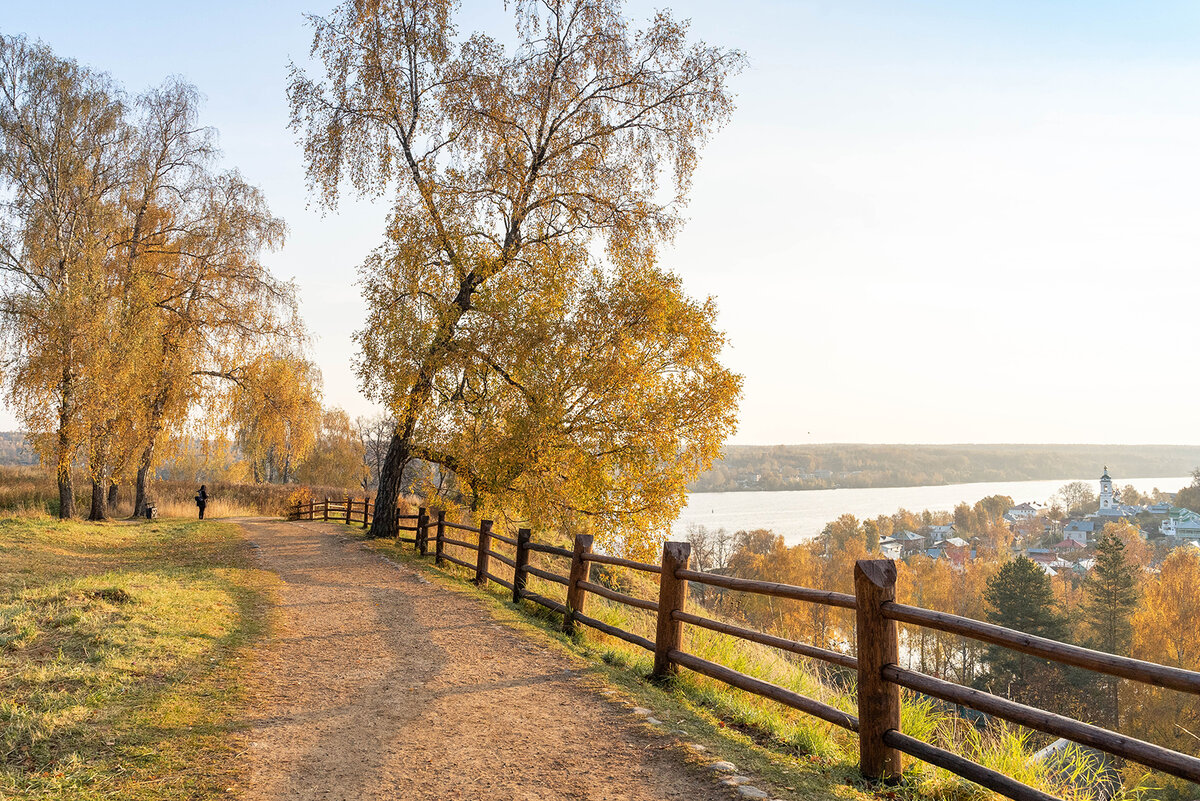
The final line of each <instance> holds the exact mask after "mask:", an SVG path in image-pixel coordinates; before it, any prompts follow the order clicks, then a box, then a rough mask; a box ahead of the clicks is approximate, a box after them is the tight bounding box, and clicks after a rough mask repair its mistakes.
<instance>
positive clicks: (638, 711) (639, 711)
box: [633, 706, 654, 718]
mask: <svg viewBox="0 0 1200 801" xmlns="http://www.w3.org/2000/svg"><path fill="white" fill-rule="evenodd" d="M633 714H635V715H641V716H642V717H644V718H648V717H650V716H651V715H653V714H654V710H653V709H646V707H644V706H635V707H634V708H633Z"/></svg>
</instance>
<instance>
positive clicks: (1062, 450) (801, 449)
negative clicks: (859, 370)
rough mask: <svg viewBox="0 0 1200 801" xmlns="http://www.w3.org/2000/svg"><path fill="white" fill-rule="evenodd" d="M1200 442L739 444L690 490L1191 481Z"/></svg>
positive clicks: (731, 447)
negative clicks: (1098, 479)
mask: <svg viewBox="0 0 1200 801" xmlns="http://www.w3.org/2000/svg"><path fill="white" fill-rule="evenodd" d="M1197 465H1200V446H1195V445H1019V444H1018V445H866V444H837V443H832V444H825V445H731V446H729V447H728V448H727V449H726V453H725V457H724V458H723V459H721V460H720V461H718V462H716V463H714V464H713V467H712V469H711V470H709V471H708V472H706V473H703V474H702V475H701V476H700V477H699V478H698V479H696V481H695V482H693V483H692V485H691V486H690V487H689V489H690V490H691V491H692V492H725V491H732V490H795V489H829V488H832V487H911V486H920V485H936V484H960V483H967V482H975V481H1025V480H1036V479H1057V478H1086V477H1088V476H1092V475H1096V476H1099V475H1100V470H1101V469H1102V468H1103V467H1105V466H1107V467H1108V468H1109V470H1110V471H1111V472H1112V474H1113V475H1114V476H1121V477H1122V478H1137V477H1153V476H1185V475H1187V474H1189V473H1191V472H1192V470H1193V469H1195V468H1196V466H1197Z"/></svg>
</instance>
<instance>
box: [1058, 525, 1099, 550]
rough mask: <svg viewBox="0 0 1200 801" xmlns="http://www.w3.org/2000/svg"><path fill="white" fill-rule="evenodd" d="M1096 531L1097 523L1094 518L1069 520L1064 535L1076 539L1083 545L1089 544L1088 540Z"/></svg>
mask: <svg viewBox="0 0 1200 801" xmlns="http://www.w3.org/2000/svg"><path fill="white" fill-rule="evenodd" d="M1095 533H1096V523H1095V521H1093V520H1068V521H1067V526H1066V528H1064V529H1063V537H1065V538H1066V539H1069V540H1075V541H1076V542H1078V543H1080V544H1081V545H1087V543H1088V540H1090V539H1092V537H1093V536H1094V535H1095Z"/></svg>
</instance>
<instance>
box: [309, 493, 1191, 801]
mask: <svg viewBox="0 0 1200 801" xmlns="http://www.w3.org/2000/svg"><path fill="white" fill-rule="evenodd" d="M318 515H319V517H318ZM356 515H357V516H356ZM373 517H374V515H373V504H372V502H371V499H370V498H369V497H368V498H365V499H363V500H362V501H359V500H356V499H354V498H351V497H349V496H347V497H345V498H343V499H330V498H326V499H324V500H323V501H316V500H313V501H308V502H306V503H298V504H296V505H295V506H294V507H293V508H292V509H291V511H290V513H289V515H288V519H290V520H322V521H327V520H333V521H335V522H343V523H345V524H347V525H351V524H354V523H361V525H362V527H363V528H366V527H367V526H369V525H370V522H371V520H372V519H373ZM399 517H400V518H401V519H403V520H412V521H414V522H413V525H411V526H409V525H399V526H397V528H398V529H399V530H403V531H412V532H414V536H413V537H400V536H399V531H397V532H396V539H397V540H400V541H403V542H409V543H413V544H414V545H415V546H416V550H417V551H418V552H419V553H420V554H421V555H422V556H424V555H426V554H427V553H428V544H429V539H430V534H431V527H432V529H433V535H434V540H435V548H434V553H435V559H436V561H437V563H438V564H441V563H442V562H444V561H448V562H451V563H453V564H456V565H459V566H460V567H463V568H465V569H467V570H469V571H471V572H472V573H473V579H472V580H473V581H474V582H475V583H476V584H477V585H479V586H483V585H485V584H486V583H487V582H488V581H494V582H495V583H497V584H499V585H501V586H502V587H505V588H506V589H508V590H510V591H511V592H512V598H513V601H514V603H517V602H520V601H522V600H527V601H532V602H533V603H537V604H539V605H541V606H544V607H546V608H548V609H551V610H552V611H555V612H558V613H559V614H561V615H562V616H563V621H562V627H563V629H564V631H567V632H571V631H574V630H575V629H576V627H577V626H578V625H579V624H582V625H585V626H588V627H589V628H593V629H595V630H597V631H600V632H603V633H605V634H608V635H610V636H613V637H617V638H619V639H622V640H624V641H626V642H629V643H632V644H634V645H637V646H640V647H642V648H645V649H647V650H649V651H651V652H653V653H654V675H655V676H658V677H666V676H669V675H673V674H675V673H676V672H677V671H678V670H679V668H680V667H685V668H687V669H689V670H692V671H694V672H696V673H700V674H702V675H705V676H708V677H710V678H713V679H716V680H717V681H720V682H723V683H725V684H728V685H730V686H732V687H737V688H738V689H741V690H744V691H746V692H750V693H754V694H756V695H760V696H763V697H765V698H769V699H771V700H773V701H776V702H778V703H781V704H784V705H785V706H788V707H791V708H793V709H797V710H800V711H801V712H804V713H806V714H810V715H813V716H815V717H818V718H820V719H822V720H825V721H828V722H830V723H833V724H834V725H837V726H841V727H842V728H845V729H849V730H851V731H855V732H857V733H858V738H859V766H860V770H861V771H862V773H863V775H864V776H866V777H867V778H870V779H878V780H888V781H891V780H896V779H898V778H899V777H900V773H901V768H902V761H901V755H902V754H907V755H909V756H911V757H915V758H917V759H920V760H922V761H924V762H928V763H930V764H933V765H936V766H939V767H942V768H945V769H946V770H949V771H951V772H952V773H955V774H957V775H959V776H962V777H963V778H966V779H969V780H970V781H973V782H975V783H977V784H979V785H981V786H983V787H986V788H988V789H990V790H993V791H995V792H998V793H1000V794H1002V795H1004V796H1007V797H1008V798H1012V799H1016V801H1059V800H1058V799H1055V798H1054V797H1053V796H1050V795H1047V794H1046V793H1044V792H1041V791H1040V790H1035V789H1033V788H1031V787H1029V786H1027V785H1025V784H1022V783H1020V782H1018V781H1016V780H1015V779H1012V778H1011V777H1008V776H1005V775H1004V774H1002V773H999V772H997V771H994V770H991V769H989V768H985V767H983V766H982V765H979V764H977V763H975V762H971V761H970V760H967V759H965V758H963V757H961V756H958V755H957V754H954V753H952V752H950V751H946V750H944V749H942V748H938V747H937V746H934V745H931V744H929V743H926V742H923V741H921V740H917V739H914V738H912V737H909V736H908V735H905V734H903V733H902V732H901V731H900V689H901V688H902V687H903V688H905V689H908V690H910V691H912V692H917V693H921V694H923V695H927V696H930V697H933V698H939V699H941V700H944V701H948V702H950V703H954V704H960V705H962V706H966V707H969V708H971V709H974V710H977V711H979V712H983V713H985V714H988V715H991V716H993V717H996V718H1000V719H1002V720H1006V721H1009V722H1012V723H1016V724H1019V725H1022V726H1027V727H1029V728H1033V729H1036V730H1038V731H1042V732H1045V733H1047V734H1051V735H1054V736H1057V737H1063V738H1066V739H1068V740H1070V741H1072V742H1077V743H1080V744H1082V745H1087V746H1090V747H1093V748H1096V749H1099V750H1101V751H1105V752H1107V753H1109V754H1112V755H1114V756H1118V757H1122V758H1124V759H1129V760H1132V761H1134V762H1138V763H1140V764H1142V765H1145V766H1147V767H1150V768H1153V769H1155V770H1160V771H1162V772H1164V773H1169V774H1171V775H1173V776H1178V777H1180V778H1183V779H1186V780H1188V781H1191V782H1196V783H1200V759H1197V758H1196V757H1193V756H1190V755H1188V754H1183V753H1180V752H1178V751H1173V750H1171V749H1169V748H1165V747H1163V746H1160V745H1155V744H1153V743H1147V742H1143V741H1141V740H1137V739H1134V738H1132V737H1128V736H1125V735H1122V734H1119V733H1117V732H1113V731H1110V730H1108V729H1104V728H1101V727H1099V726H1094V725H1092V724H1089V723H1085V722H1083V721H1079V720H1075V719H1073V718H1068V717H1065V716H1063V715H1057V714H1054V713H1052V712H1048V711H1046V710H1043V709H1038V708H1036V707H1030V706H1026V705H1024V704H1019V703H1016V702H1014V701H1011V700H1009V699H1007V698H1004V697H1002V696H998V695H993V694H991V693H987V692H983V691H980V690H975V689H972V688H969V687H964V686H962V685H959V684H955V683H953V682H949V681H945V680H943V679H939V678H936V677H933V676H928V675H925V674H923V673H919V672H917V671H913V670H908V669H906V668H902V667H900V665H899V664H898V663H899V633H898V625H897V624H898V623H906V624H910V625H914V626H920V627H923V628H926V629H933V630H935V631H941V632H945V633H949V634H956V635H959V636H963V637H969V638H971V639H975V640H978V641H981V642H986V643H990V644H993V645H1000V646H1003V647H1006V648H1011V649H1013V650H1016V651H1019V652H1021V653H1025V654H1029V655H1032V656H1036V657H1038V658H1041V659H1046V660H1049V661H1053V662H1057V663H1058V664H1062V665H1070V666H1073V667H1078V668H1084V669H1087V670H1091V671H1094V672H1098V673H1103V674H1106V675H1110V676H1117V677H1120V678H1124V679H1129V680H1132V681H1138V682H1141V683H1144V684H1150V685H1153V686H1157V687H1165V688H1168V689H1172V690H1178V691H1180V692H1187V693H1192V694H1196V695H1200V672H1196V671H1191V670H1185V669H1182V668H1176V667H1170V666H1167V665H1158V664H1154V663H1151V662H1143V661H1141V660H1137V659H1131V658H1129V657H1123V656H1116V655H1113V654H1106V653H1103V652H1100V651H1093V650H1091V649H1088V648H1082V647H1080V646H1076V645H1070V644H1068V643H1062V642H1058V641H1055V640H1047V639H1045V638H1042V637H1035V636H1033V635H1029V634H1025V633H1022V632H1019V631H1013V630H1012V629H1006V628H1004V627H1002V626H996V625H994V624H991V623H984V622H981V621H978V620H971V619H970V618H964V617H959V616H957V615H951V614H947V613H944V612H935V611H933V610H929V609H922V608H920V607H914V606H907V605H904V604H898V603H896V602H895V597H896V566H895V562H893V561H892V560H890V559H863V560H859V561H858V562H857V563H856V564H855V568H854V590H855V592H854V594H853V595H850V594H847V593H840V592H831V591H827V590H817V589H812V588H809V587H796V586H793V585H790V584H780V583H777V582H768V581H758V580H753V579H741V578H734V577H732V576H722V575H718V574H715V573H705V572H700V571H695V570H690V569H689V568H688V562H689V558H690V555H691V545H690V544H688V543H686V542H667V543H664V545H663V556H662V563H661V564H659V565H654V564H649V563H645V562H636V561H633V560H630V559H622V558H620V557H615V556H609V555H606V554H598V553H594V552H593V550H592V538H591V537H590V536H588V535H583V534H581V535H578V536H576V537H575V541H574V547H573V548H571V549H567V548H560V547H558V546H553V545H547V544H544V543H537V542H533V540H532V533H531V531H530V530H529V529H520V530H518V532H517V536H516V537H515V538H513V537H509V536H506V535H504V534H500V533H496V532H493V531H492V525H493V524H492V521H490V520H483V521H480V524H479V525H478V526H468V525H464V524H461V523H454V522H451V521H448V520H446V515H445V512H444V511H440V510H439V511H438V512H437V513H436V519H435V520H433V521H431V519H430V516H429V514H427V512H426V510H425V508H424V507H422V508H421V509H420V510H419V511H418V513H417V514H415V515H412V514H405V515H400V516H399ZM447 529H451V530H458V531H468V532H472V533H475V534H477V535H478V536H477V541H476V542H468V541H465V540H458V539H451V538H449V537H447V536H446V530H447ZM496 540H499V541H500V542H503V543H506V544H508V545H510V546H513V547H514V549H515V555H514V556H513V557H512V558H509V557H508V556H506V555H504V554H501V553H498V552H496V551H495V550H493V548H492V544H493V542H494V541H496ZM446 545H454V546H457V547H460V548H465V549H467V550H472V551H475V556H476V558H475V562H474V564H472V563H471V562H468V561H466V560H464V559H459V558H457V557H455V556H453V555H451V554H448V553H446V552H445V546H446ZM533 552H537V553H543V554H547V555H549V556H555V557H562V558H565V559H568V560H570V564H569V567H568V571H567V572H568V575H566V576H563V575H559V574H557V573H553V572H551V571H549V570H544V569H542V568H539V567H535V566H533V565H530V564H529V557H530V554H531V553H533ZM493 560H494V561H495V562H498V563H500V564H502V565H504V566H506V567H508V568H511V570H512V580H511V581H509V580H507V579H506V578H504V577H501V576H497V575H496V574H495V573H493V572H491V571H492V569H493V567H492V565H493ZM593 563H596V564H605V565H612V566H617V567H624V568H627V569H630V570H636V571H640V572H643V573H647V574H650V575H657V576H658V577H659V597H658V600H657V601H653V600H650V599H644V598H636V597H634V596H631V595H628V594H626V593H622V592H618V591H616V590H613V589H610V588H608V587H604V586H603V585H600V584H597V583H594V582H592V581H591V580H590V572H591V570H590V568H591V565H592V564H593ZM530 575H533V576H537V577H538V578H541V579H543V580H545V581H550V582H554V583H557V584H561V585H563V586H565V587H566V590H567V593H566V603H560V602H558V601H555V600H553V599H551V598H546V597H544V596H542V595H539V594H537V593H535V592H532V591H530V590H528V589H527V588H526V584H527V578H528V576H530ZM692 582H695V583H699V584H704V585H709V586H714V587H721V588H724V589H728V590H734V591H738V592H748V593H755V594H759V595H768V596H773V597H780V598H791V599H795V600H800V601H805V602H808V603H814V604H821V605H825V606H831V607H838V608H842V609H851V610H854V612H855V641H856V645H857V657H855V656H850V655H849V654H843V653H839V652H837V651H831V650H828V649H825V648H818V647H817V646H814V645H810V644H807V643H801V642H796V641H794V640H789V639H786V638H783V637H777V636H775V635H771V634H766V633H764V632H759V631H754V630H752V629H747V628H743V627H741V626H735V625H732V624H729V623H724V622H721V621H716V620H710V619H708V618H704V617H700V616H698V615H693V614H691V613H688V612H686V611H685V607H686V602H687V594H688V586H689V584H690V583H692ZM589 593H591V594H593V595H599V596H601V597H603V598H606V599H608V600H610V601H613V602H616V603H621V604H624V605H627V606H630V607H633V608H636V609H641V610H643V611H646V612H649V613H652V614H654V615H655V618H656V623H655V638H654V639H653V640H650V639H647V638H645V637H642V636H640V635H637V634H633V633H631V632H627V631H624V630H622V629H619V628H617V627H615V626H612V625H609V624H607V623H604V622H603V621H600V620H597V619H596V618H594V617H591V616H589V615H587V614H585V611H584V609H585V605H586V600H587V595H588V594H589ZM685 625H692V626H697V627H700V628H704V629H708V630H710V631H715V632H718V633H721V634H725V635H728V636H731V637H736V638H739V639H743V640H746V641H748V642H754V643H757V644H760V645H765V646H769V647H774V648H778V649H780V650H783V651H785V652H789V653H793V654H797V655H799V656H803V657H805V658H809V659H815V660H819V661H823V662H827V663H830V664H833V665H836V666H838V667H840V668H843V669H845V670H848V671H853V672H854V673H855V674H856V676H857V684H858V695H857V712H858V714H857V715H853V714H850V713H849V712H846V711H844V710H840V709H836V708H834V707H832V706H829V705H827V704H824V703H821V702H819V701H817V700H815V699H812V698H807V697H805V696H803V695H800V694H798V693H796V692H794V691H792V690H789V689H786V688H784V687H779V686H778V685H775V684H771V683H770V682H766V681H763V680H761V679H758V678H755V677H753V676H749V675H746V674H745V673H741V672H739V671H736V670H733V669H731V668H727V667H725V666H723V665H719V664H717V663H715V662H710V661H708V660H706V659H702V658H700V657H698V656H695V655H693V654H688V653H686V652H684V651H683V650H682V646H683V628H684V626H685Z"/></svg>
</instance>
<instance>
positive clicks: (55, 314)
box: [0, 37, 302, 519]
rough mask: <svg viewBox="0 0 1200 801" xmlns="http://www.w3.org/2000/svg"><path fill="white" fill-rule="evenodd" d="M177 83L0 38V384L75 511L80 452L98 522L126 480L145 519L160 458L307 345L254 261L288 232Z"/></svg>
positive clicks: (287, 302) (64, 509) (290, 297)
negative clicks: (1, 349) (0, 368)
mask: <svg viewBox="0 0 1200 801" xmlns="http://www.w3.org/2000/svg"><path fill="white" fill-rule="evenodd" d="M198 97H199V95H198V92H197V91H196V89H195V88H194V87H192V86H190V85H189V84H186V83H184V82H183V81H180V80H178V79H171V80H168V81H166V82H165V83H164V84H163V85H162V86H160V87H157V88H154V89H151V90H149V91H147V92H145V93H143V94H141V95H139V96H138V97H136V98H133V99H132V100H129V99H128V98H126V97H125V95H124V94H123V93H122V92H121V90H120V88H119V87H118V86H116V85H115V84H113V83H112V81H111V80H109V79H108V78H107V77H105V76H103V75H98V74H96V73H93V72H91V71H89V70H87V69H86V68H84V67H81V66H80V65H78V64H77V63H75V62H73V61H70V60H67V59H62V58H59V57H57V56H55V55H54V54H53V53H52V52H51V51H50V50H49V49H48V48H46V47H45V46H44V45H41V44H36V45H31V44H29V43H28V42H26V41H25V40H24V39H22V38H20V37H6V38H0V184H2V185H3V186H5V187H6V188H7V189H8V190H9V191H10V194H11V198H12V201H13V202H12V203H8V204H5V206H4V207H3V212H2V214H3V219H2V220H0V270H2V271H3V273H4V276H5V278H6V282H5V285H4V287H3V293H4V306H3V308H2V311H3V315H4V331H5V334H6V337H5V339H6V344H7V346H8V349H7V354H6V357H7V358H6V362H7V367H8V369H7V370H6V371H5V379H6V381H7V386H8V390H9V398H10V400H11V401H12V403H13V405H14V407H15V408H16V409H17V411H18V413H19V415H20V416H21V418H22V420H23V422H24V424H25V427H26V429H27V430H28V431H30V432H31V434H32V438H33V439H34V441H35V442H37V443H39V445H40V449H41V451H42V454H43V457H44V461H46V462H48V463H53V464H56V465H57V469H58V478H59V495H60V503H59V511H60V514H62V515H63V516H70V515H71V514H73V503H74V501H73V487H72V476H71V466H72V463H73V462H74V461H76V460H77V459H79V458H80V457H81V456H82V457H83V461H84V463H85V464H86V467H87V473H88V477H89V478H90V480H91V484H92V500H91V509H90V517H91V518H93V519H100V518H103V517H105V516H106V515H107V513H108V506H109V503H110V500H111V499H114V498H115V492H116V488H117V483H118V482H119V481H123V480H127V479H130V478H133V477H134V476H136V478H133V480H135V481H136V484H137V497H136V503H135V514H140V513H141V512H142V511H143V510H144V505H145V495H146V491H145V488H146V481H147V479H148V475H149V473H150V471H151V468H152V466H153V465H154V463H155V452H156V449H159V448H161V444H162V441H163V440H164V439H165V438H167V437H168V436H176V437H186V435H187V434H188V433H195V432H194V431H192V432H189V431H188V429H189V428H192V427H194V426H195V424H197V423H208V424H210V425H217V424H218V423H219V422H220V421H223V420H224V419H225V418H224V417H223V413H222V412H221V411H220V410H222V409H224V408H227V406H228V404H227V403H225V402H224V401H226V400H227V399H228V398H229V396H230V393H229V390H230V389H231V387H233V386H234V385H235V384H237V383H238V381H243V383H244V379H245V374H246V370H245V367H246V365H248V364H249V363H251V362H253V361H254V360H255V359H256V358H258V356H259V355H261V354H265V353H273V354H277V353H288V352H294V351H295V350H296V349H297V342H298V341H299V340H301V339H302V330H301V329H302V327H301V325H300V323H299V318H298V315H297V314H296V303H295V290H294V287H292V286H291V285H290V284H286V283H283V282H279V281H277V280H275V279H273V278H272V277H271V276H270V274H269V273H268V272H267V271H266V270H265V268H263V266H262V265H261V263H260V262H259V254H260V252H261V251H262V250H264V249H269V248H271V247H275V246H277V245H278V244H280V243H281V242H282V236H283V222H282V221H281V220H279V219H278V218H275V217H273V216H272V215H271V214H270V212H269V210H268V209H267V207H266V204H265V201H264V199H263V197H262V194H261V192H259V190H257V189H256V188H255V187H252V186H250V185H249V184H247V183H246V182H245V181H244V180H243V179H242V178H241V177H240V175H238V173H237V172H236V171H226V172H215V171H214V170H213V167H214V160H215V158H216V155H217V151H216V144H215V138H216V137H215V133H214V132H213V131H212V130H211V129H208V128H205V127H202V126H200V125H199V123H198V121H197V120H198V103H199V101H198Z"/></svg>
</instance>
